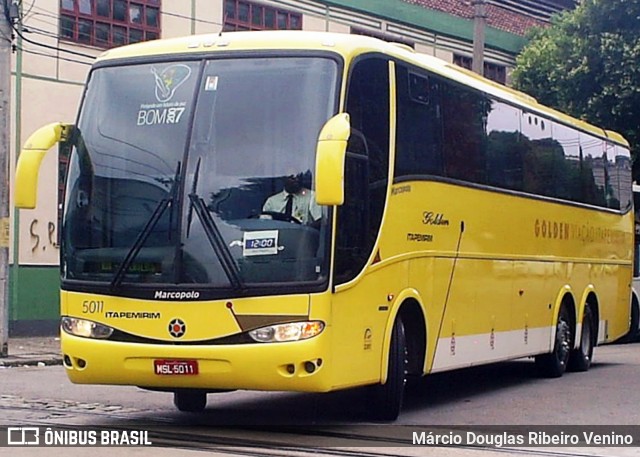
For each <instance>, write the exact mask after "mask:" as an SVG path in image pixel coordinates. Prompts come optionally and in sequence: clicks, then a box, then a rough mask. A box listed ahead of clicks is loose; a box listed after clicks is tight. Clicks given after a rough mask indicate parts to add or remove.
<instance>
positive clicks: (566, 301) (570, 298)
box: [550, 285, 582, 347]
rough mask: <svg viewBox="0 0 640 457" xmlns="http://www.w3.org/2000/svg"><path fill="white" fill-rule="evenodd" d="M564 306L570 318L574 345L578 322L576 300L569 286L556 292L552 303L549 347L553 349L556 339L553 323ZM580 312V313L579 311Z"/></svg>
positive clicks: (556, 320)
mask: <svg viewBox="0 0 640 457" xmlns="http://www.w3.org/2000/svg"><path fill="white" fill-rule="evenodd" d="M563 305H565V306H566V307H567V309H568V311H569V316H570V317H571V334H572V335H574V338H573V344H574V345H575V341H576V338H575V334H576V328H577V326H578V325H577V322H578V319H577V317H578V312H577V311H578V310H577V309H576V299H575V297H574V295H573V290H572V289H571V287H570V286H568V285H565V286H563V287H562V288H561V289H560V291H559V292H558V294H557V296H556V300H555V303H554V307H553V321H552V322H553V324H552V326H553V331H552V332H551V333H552V334H551V340H550V343H551V347H553V342H554V341H555V338H556V330H555V323H556V322H558V316H559V315H560V308H561V307H562V306H563ZM581 312H582V311H581Z"/></svg>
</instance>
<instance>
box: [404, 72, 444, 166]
mask: <svg viewBox="0 0 640 457" xmlns="http://www.w3.org/2000/svg"><path fill="white" fill-rule="evenodd" d="M396 81H397V130H396V163H395V176H396V177H398V176H406V175H416V174H430V175H441V174H442V124H441V118H440V114H439V113H440V108H439V106H438V86H437V85H436V84H435V83H434V82H433V81H432V79H431V78H429V76H428V75H426V74H421V73H417V72H415V71H410V70H408V69H407V68H406V67H402V66H398V67H397V73H396Z"/></svg>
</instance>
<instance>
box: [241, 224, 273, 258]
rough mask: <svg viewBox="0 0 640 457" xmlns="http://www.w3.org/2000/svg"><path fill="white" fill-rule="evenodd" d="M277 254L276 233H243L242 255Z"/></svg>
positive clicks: (266, 231) (264, 231) (263, 231)
mask: <svg viewBox="0 0 640 457" xmlns="http://www.w3.org/2000/svg"><path fill="white" fill-rule="evenodd" d="M277 253H278V231H277V230H262V231H260V232H245V233H244V236H243V240H242V255H243V256H245V257H248V256H252V255H274V254H277Z"/></svg>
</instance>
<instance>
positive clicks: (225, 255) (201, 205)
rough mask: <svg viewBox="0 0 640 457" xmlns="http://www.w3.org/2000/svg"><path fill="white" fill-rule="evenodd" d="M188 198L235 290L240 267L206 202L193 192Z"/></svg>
mask: <svg viewBox="0 0 640 457" xmlns="http://www.w3.org/2000/svg"><path fill="white" fill-rule="evenodd" d="M189 200H190V203H191V207H192V208H193V209H195V211H196V215H197V216H198V219H200V222H201V223H202V227H203V228H204V233H205V234H206V235H207V239H208V240H209V244H211V247H213V250H214V251H215V253H216V255H217V256H218V259H220V264H221V265H222V269H223V270H224V273H225V275H227V278H228V279H229V282H230V283H231V287H233V288H234V289H236V290H238V289H241V288H242V280H241V279H240V269H239V268H238V265H236V262H235V260H234V259H233V256H232V255H231V252H230V251H229V248H228V247H227V245H226V243H225V242H224V238H223V237H222V234H221V233H220V230H218V226H217V225H216V221H215V220H214V219H213V217H212V216H211V214H210V213H209V210H208V209H207V205H206V203H205V202H204V200H203V199H202V198H200V197H199V196H198V195H197V194H196V193H195V192H192V193H190V194H189Z"/></svg>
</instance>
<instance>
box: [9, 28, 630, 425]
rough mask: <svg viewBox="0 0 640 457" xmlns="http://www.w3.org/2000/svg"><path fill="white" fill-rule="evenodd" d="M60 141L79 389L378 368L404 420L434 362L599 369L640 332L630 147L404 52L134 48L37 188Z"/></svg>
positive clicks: (370, 384)
mask: <svg viewBox="0 0 640 457" xmlns="http://www.w3.org/2000/svg"><path fill="white" fill-rule="evenodd" d="M57 142H60V143H61V147H62V148H63V149H64V150H70V151H71V152H70V161H69V165H68V170H67V172H66V188H65V189H66V190H65V197H64V204H63V210H62V221H61V228H60V246H61V259H60V262H61V266H60V267H61V276H62V278H61V279H62V282H61V288H62V291H61V328H62V338H61V340H62V341H61V343H62V353H63V356H64V367H65V368H66V372H67V374H68V376H69V378H70V380H71V381H72V382H74V383H84V384H121V385H132V386H139V387H142V388H146V389H155V390H161V391H169V392H174V403H175V405H176V407H177V408H178V409H179V410H181V411H201V410H203V409H204V408H205V407H206V401H207V394H208V393H213V392H218V391H226V390H234V389H251V390H282V391H302V392H329V391H335V390H339V389H347V388H356V387H362V388H364V389H366V390H367V391H368V393H369V394H370V397H367V398H370V399H371V401H370V403H369V406H370V411H371V415H372V417H373V418H376V419H378V420H393V419H395V418H397V416H398V414H399V412H400V410H401V405H402V399H403V388H404V384H405V381H406V379H407V378H408V377H410V376H412V377H413V376H418V377H419V376H423V375H427V374H430V373H435V372H441V371H445V370H452V369H457V368H463V367H469V366H472V365H479V364H488V363H493V362H497V361H503V360H509V359H515V358H520V357H534V358H535V362H536V364H537V365H538V367H539V368H540V370H541V371H542V372H543V373H544V374H546V375H548V376H553V377H557V376H560V375H562V374H563V372H564V371H565V370H566V369H574V370H578V371H586V370H587V369H588V368H589V366H590V364H591V360H592V353H593V348H594V346H596V345H598V344H600V343H606V342H610V341H613V340H615V339H617V338H619V337H621V336H622V335H624V334H625V333H626V332H627V331H628V328H629V315H630V314H629V297H630V284H631V279H632V257H633V254H632V251H633V241H632V238H633V210H632V203H631V202H632V198H631V194H632V192H631V178H630V173H631V162H630V155H629V150H628V144H627V142H626V141H625V140H624V139H623V138H622V137H621V136H620V135H617V134H615V133H613V132H609V131H605V130H603V129H600V128H597V127H594V126H591V125H589V124H586V123H584V122H581V121H578V120H576V119H573V118H571V117H568V116H566V115H563V114H561V113H559V112H557V111H554V110H551V109H548V108H546V107H544V106H541V105H540V104H538V103H537V102H536V101H535V100H534V99H533V98H531V97H528V96H526V95H525V94H522V93H519V92H516V91H513V90H510V89H508V88H505V87H503V86H500V85H498V84H495V83H492V82H490V81H488V80H485V79H483V78H481V77H478V76H475V75H473V74H471V73H469V72H467V71H465V70H462V69H460V68H458V67H456V66H455V65H452V64H449V63H446V62H444V61H441V60H438V59H436V58H434V57H432V56H427V55H421V54H418V53H416V52H414V51H413V50H412V49H410V48H407V47H406V46H403V45H399V44H393V43H386V42H383V41H380V40H377V39H374V38H369V37H361V36H353V35H340V34H329V33H310V32H291V31H282V32H246V33H245V32H239V33H222V34H219V35H217V34H216V35H207V36H190V37H186V38H180V39H167V40H158V41H152V42H147V43H141V44H136V45H132V46H127V47H122V48H118V49H113V50H109V51H107V52H105V53H104V54H103V55H101V56H100V57H99V58H98V59H97V60H96V62H95V64H94V65H93V67H92V69H91V71H90V74H89V77H88V81H87V84H86V90H85V92H84V96H83V100H82V104H81V108H80V110H79V114H78V117H77V120H76V122H75V124H74V125H68V124H62V123H59V124H52V125H48V126H45V127H43V128H42V129H40V130H38V131H37V132H36V133H34V134H33V136H32V137H31V138H29V139H28V141H27V142H26V145H25V147H24V149H23V151H22V152H21V154H20V158H19V162H18V164H17V170H16V188H15V202H16V205H17V206H18V207H22V208H29V207H34V205H35V204H36V187H37V176H38V174H37V171H38V167H39V164H40V161H41V160H42V157H43V155H44V154H45V153H46V151H47V150H48V149H50V148H51V147H52V146H54V145H55V144H56V143H57ZM287 206H289V210H287Z"/></svg>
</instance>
